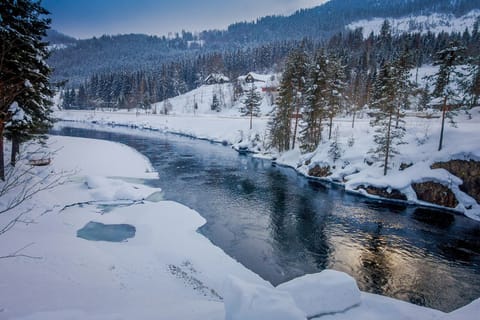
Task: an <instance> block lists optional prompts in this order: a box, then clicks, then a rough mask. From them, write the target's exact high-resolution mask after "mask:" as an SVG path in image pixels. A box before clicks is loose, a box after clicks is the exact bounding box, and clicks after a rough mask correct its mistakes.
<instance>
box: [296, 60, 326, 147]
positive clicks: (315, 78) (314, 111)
mask: <svg viewBox="0 0 480 320" xmlns="http://www.w3.org/2000/svg"><path fill="white" fill-rule="evenodd" d="M326 70H327V57H326V55H325V53H324V52H323V51H319V52H317V54H316V55H315V58H314V61H313V64H312V66H311V67H310V74H309V77H308V80H307V95H306V103H305V109H304V112H303V122H304V125H303V126H302V131H301V132H300V134H301V136H300V141H301V142H302V145H301V146H300V148H301V149H302V151H303V152H312V151H314V150H315V148H316V147H317V146H318V145H319V143H320V141H321V139H322V130H323V127H322V121H323V119H324V118H325V117H326V115H325V108H326V102H327V100H326V98H325V90H326V87H327V74H326Z"/></svg>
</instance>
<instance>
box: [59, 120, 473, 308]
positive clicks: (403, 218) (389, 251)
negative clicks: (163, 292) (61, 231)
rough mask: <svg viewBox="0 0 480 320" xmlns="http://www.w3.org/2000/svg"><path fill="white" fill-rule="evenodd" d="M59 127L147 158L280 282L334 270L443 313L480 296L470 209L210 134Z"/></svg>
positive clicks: (246, 259) (248, 259)
mask: <svg viewBox="0 0 480 320" xmlns="http://www.w3.org/2000/svg"><path fill="white" fill-rule="evenodd" d="M66 125H68V124H66ZM53 133H54V134H61V135H66V136H78V137H88V138H96V139H106V140H111V141H118V142H122V143H124V144H127V145H129V146H131V147H133V148H135V149H136V150H138V151H139V152H141V153H142V154H144V155H145V156H147V157H148V158H149V159H150V161H151V162H152V164H153V166H154V167H155V169H156V170H157V171H158V172H159V176H160V178H159V179H158V180H154V181H152V182H149V184H152V185H153V186H155V187H161V188H162V189H163V191H164V198H165V199H168V200H174V201H177V202H180V203H182V204H184V205H187V206H189V207H191V208H193V209H195V210H196V211H198V212H199V213H200V214H201V215H202V216H203V217H205V218H206V219H207V221H208V222H207V224H206V225H205V226H204V227H202V228H201V230H200V232H201V233H202V234H204V235H205V236H206V237H208V238H209V239H210V240H211V241H212V242H213V243H214V244H215V245H217V246H219V247H221V248H222V249H223V250H224V251H225V252H226V253H228V254H229V255H230V256H232V257H234V258H235V259H236V260H238V261H239V262H241V263H242V264H243V265H245V266H246V267H247V268H249V269H251V270H253V271H254V272H256V273H257V274H259V275H260V276H262V277H263V278H264V279H266V280H268V281H270V282H271V283H272V284H274V285H277V284H279V283H282V282H285V281H288V280H290V279H292V278H295V277H297V276H300V275H303V274H306V273H314V272H319V271H321V270H323V269H325V268H331V269H335V270H339V271H344V272H346V273H348V274H350V275H351V276H353V277H354V278H355V279H356V280H357V282H358V285H359V287H360V289H361V290H363V291H367V292H371V293H378V294H382V295H386V296H389V297H394V298H398V299H401V300H405V301H410V302H413V303H416V304H419V305H425V306H428V307H432V308H436V309H439V310H442V311H451V310H454V309H456V308H458V307H461V306H464V305H466V304H468V303H469V302H471V301H473V300H474V299H476V298H479V297H480V223H479V222H476V221H473V220H471V219H468V218H466V217H464V216H462V215H459V214H454V213H451V212H445V211H439V210H434V209H420V208H415V207H411V206H408V207H405V206H401V205H392V204H382V203H378V202H374V201H370V200H367V199H365V198H362V197H358V196H355V195H351V194H348V193H346V192H344V191H343V190H342V189H341V188H338V187H332V186H328V185H323V184H322V183H319V182H317V181H312V180H308V179H306V178H305V177H302V176H300V175H298V174H297V173H296V172H295V171H293V170H292V169H288V168H283V167H275V166H272V164H271V162H270V161H267V160H259V159H254V158H252V157H247V156H241V155H239V154H237V153H236V152H234V151H233V150H232V149H230V148H229V147H226V146H222V145H218V144H212V143H209V142H207V141H200V140H194V139H189V138H184V137H179V136H174V135H166V134H161V133H157V132H143V131H139V130H130V131H128V129H121V130H117V129H115V130H113V129H109V128H102V127H91V128H72V127H59V128H57V129H55V131H54V132H53ZM119 161H121V160H120V159H119Z"/></svg>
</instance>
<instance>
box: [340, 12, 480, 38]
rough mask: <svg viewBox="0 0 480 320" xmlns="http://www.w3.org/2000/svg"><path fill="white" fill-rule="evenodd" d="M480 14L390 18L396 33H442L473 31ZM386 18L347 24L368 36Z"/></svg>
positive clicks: (375, 31) (351, 28)
mask: <svg viewBox="0 0 480 320" xmlns="http://www.w3.org/2000/svg"><path fill="white" fill-rule="evenodd" d="M479 16H480V10H472V11H470V12H469V13H467V14H465V15H463V16H460V17H455V15H453V14H445V13H435V14H431V15H428V16H412V17H409V16H407V17H403V18H389V19H387V20H388V21H389V22H390V26H391V27H392V31H393V33H394V34H401V33H403V32H420V33H427V32H432V33H441V32H448V33H450V32H460V33H461V32H463V31H465V29H466V28H468V29H469V31H470V32H471V31H472V27H473V24H474V23H475V21H476V19H477V18H478V17H479ZM384 21H385V18H373V19H369V20H358V21H355V22H352V23H350V24H348V25H347V28H348V29H350V30H355V29H357V28H363V36H364V37H365V38H367V37H368V36H369V35H370V33H372V32H373V33H374V34H377V35H378V34H379V33H380V29H381V27H382V24H383V22H384Z"/></svg>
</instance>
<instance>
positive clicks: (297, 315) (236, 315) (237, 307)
mask: <svg viewBox="0 0 480 320" xmlns="http://www.w3.org/2000/svg"><path fill="white" fill-rule="evenodd" d="M223 291H224V292H223V301H224V303H225V319H226V320H246V319H248V320H266V319H275V320H306V316H305V313H304V312H302V311H301V310H300V309H299V308H298V307H297V306H296V305H295V301H294V300H293V298H292V296H291V295H290V294H289V293H288V292H286V291H281V290H277V289H275V288H269V287H266V286H261V285H257V284H252V283H247V282H245V281H243V280H241V279H238V278H235V277H233V276H230V277H228V279H227V280H226V282H225V287H224V290H223Z"/></svg>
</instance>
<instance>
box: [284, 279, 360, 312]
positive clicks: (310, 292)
mask: <svg viewBox="0 0 480 320" xmlns="http://www.w3.org/2000/svg"><path fill="white" fill-rule="evenodd" d="M277 289H279V290H281V291H285V292H288V293H290V294H291V295H292V297H293V299H294V300H295V303H296V304H297V306H298V307H299V308H300V309H302V310H303V311H304V312H305V313H306V314H307V316H308V317H313V316H317V315H321V314H327V313H337V312H343V311H345V310H347V309H349V308H351V307H354V306H358V305H359V304H360V302H361V300H360V290H359V289H358V286H357V283H356V281H355V279H353V278H352V277H350V276H349V275H347V274H346V273H343V272H339V271H335V270H324V271H322V272H320V273H315V274H307V275H304V276H302V277H299V278H296V279H293V280H290V281H288V282H285V283H282V284H281V285H279V286H278V287H277Z"/></svg>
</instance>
